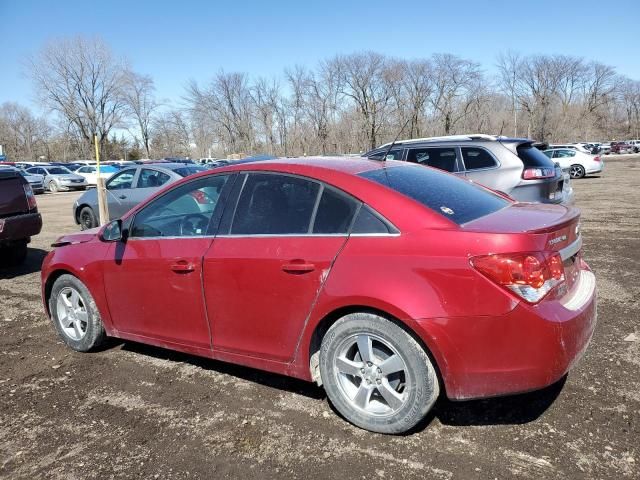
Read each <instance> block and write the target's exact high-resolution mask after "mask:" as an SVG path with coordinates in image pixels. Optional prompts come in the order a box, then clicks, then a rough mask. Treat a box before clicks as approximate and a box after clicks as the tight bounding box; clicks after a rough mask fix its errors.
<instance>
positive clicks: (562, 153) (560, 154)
mask: <svg viewBox="0 0 640 480" xmlns="http://www.w3.org/2000/svg"><path fill="white" fill-rule="evenodd" d="M556 152H557V154H556V158H568V157H575V156H576V151H575V150H556Z"/></svg>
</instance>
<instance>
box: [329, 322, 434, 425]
mask: <svg viewBox="0 0 640 480" xmlns="http://www.w3.org/2000/svg"><path fill="white" fill-rule="evenodd" d="M320 375H321V378H322V383H323V385H324V388H325V391H326V392H327V396H328V397H329V400H330V401H331V403H332V404H333V405H334V406H335V408H336V409H337V410H338V412H340V413H341V414H342V415H343V416H344V417H345V418H346V419H347V420H348V421H350V422H351V423H353V424H354V425H356V426H358V427H360V428H364V429H365V430H370V431H372V432H378V433H387V434H400V433H404V432H406V431H408V430H410V429H411V428H413V427H415V426H416V425H417V424H418V423H419V422H420V421H421V420H422V419H423V418H424V417H425V416H426V415H427V413H428V412H429V410H430V409H431V407H432V406H433V404H434V403H435V401H436V400H437V398H438V395H439V393H440V387H439V384H438V378H437V375H436V370H435V368H434V366H433V364H432V363H431V360H430V359H429V356H428V355H427V353H426V352H425V351H424V349H423V348H422V347H421V346H420V344H419V343H418V342H417V341H416V340H415V339H414V338H413V337H412V336H411V335H410V334H409V333H408V332H406V331H405V330H404V329H402V328H401V327H400V326H398V325H396V324H395V323H393V322H391V321H390V320H387V319H386V318H382V317H380V316H378V315H374V314H371V313H352V314H349V315H347V316H345V317H342V318H341V319H340V320H338V321H337V322H336V323H335V324H333V325H332V326H331V328H330V329H329V330H328V331H327V333H326V335H325V336H324V338H323V339H322V346H321V349H320Z"/></svg>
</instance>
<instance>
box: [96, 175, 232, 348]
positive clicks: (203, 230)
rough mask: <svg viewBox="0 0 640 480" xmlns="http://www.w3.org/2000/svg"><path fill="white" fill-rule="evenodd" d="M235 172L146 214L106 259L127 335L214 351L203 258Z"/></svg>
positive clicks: (164, 200)
mask: <svg viewBox="0 0 640 480" xmlns="http://www.w3.org/2000/svg"><path fill="white" fill-rule="evenodd" d="M230 178H231V176H230V175H215V176H209V177H205V178H200V179H197V180H194V181H192V182H189V183H186V184H184V185H181V186H179V187H177V188H174V189H173V190H170V191H169V192H167V193H166V194H164V195H162V196H160V197H158V198H157V199H155V200H154V201H152V202H150V203H149V204H148V205H146V206H145V207H144V208H143V209H142V210H140V211H139V212H138V213H137V214H136V216H135V218H134V219H133V221H132V222H131V225H130V226H129V227H128V228H129V232H128V238H126V239H125V241H123V242H117V243H114V244H113V245H112V246H111V248H110V250H109V254H108V255H107V259H106V260H105V262H104V268H103V271H104V286H105V290H106V293H107V298H108V299H109V311H110V313H111V316H112V319H113V322H114V324H115V327H116V328H117V329H118V330H119V331H121V332H125V333H128V334H134V335H138V336H142V337H149V338H154V339H158V340H161V341H167V342H173V343H179V344H183V345H190V346H195V347H200V348H210V333H209V326H208V323H207V321H206V312H205V308H204V298H203V292H202V257H203V255H204V253H205V252H206V251H207V250H208V249H209V247H210V246H211V243H212V242H213V236H214V233H215V229H216V228H217V224H218V222H219V220H220V217H221V215H222V211H223V208H224V203H225V202H224V198H225V195H226V191H227V188H228V182H229V179H230Z"/></svg>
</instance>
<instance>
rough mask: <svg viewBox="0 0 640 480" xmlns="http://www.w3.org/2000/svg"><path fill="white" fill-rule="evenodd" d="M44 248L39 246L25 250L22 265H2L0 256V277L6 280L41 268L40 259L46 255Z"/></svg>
mask: <svg viewBox="0 0 640 480" xmlns="http://www.w3.org/2000/svg"><path fill="white" fill-rule="evenodd" d="M47 253H49V252H47V251H46V250H42V249H40V248H29V250H28V251H27V258H26V259H25V261H24V263H22V265H18V266H16V267H8V266H5V265H3V262H2V258H0V279H1V280H7V279H9V280H10V279H12V278H16V277H21V276H22V275H28V274H30V273H35V272H39V271H40V269H41V268H42V261H43V260H44V257H46V255H47Z"/></svg>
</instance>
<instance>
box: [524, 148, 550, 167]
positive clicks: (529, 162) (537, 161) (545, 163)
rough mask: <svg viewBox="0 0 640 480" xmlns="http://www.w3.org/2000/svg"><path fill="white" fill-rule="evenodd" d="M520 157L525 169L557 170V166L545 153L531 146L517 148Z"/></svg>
mask: <svg viewBox="0 0 640 480" xmlns="http://www.w3.org/2000/svg"><path fill="white" fill-rule="evenodd" d="M517 152H518V157H519V158H520V160H522V163H524V167H525V168H530V167H547V168H555V164H554V163H553V162H552V161H551V159H550V158H548V157H547V156H546V155H545V154H544V153H542V152H541V151H540V150H538V149H537V148H536V147H533V146H532V145H531V144H524V145H520V146H519V147H518V148H517Z"/></svg>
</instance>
